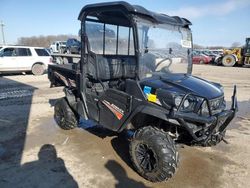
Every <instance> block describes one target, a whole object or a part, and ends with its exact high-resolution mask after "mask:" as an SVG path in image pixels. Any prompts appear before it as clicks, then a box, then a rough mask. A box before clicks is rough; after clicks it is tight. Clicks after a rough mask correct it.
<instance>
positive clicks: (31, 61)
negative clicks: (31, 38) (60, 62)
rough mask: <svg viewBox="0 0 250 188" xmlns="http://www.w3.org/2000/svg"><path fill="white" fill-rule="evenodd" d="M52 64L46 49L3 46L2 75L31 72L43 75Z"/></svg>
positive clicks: (0, 54) (0, 70)
mask: <svg viewBox="0 0 250 188" xmlns="http://www.w3.org/2000/svg"><path fill="white" fill-rule="evenodd" d="M49 64H53V63H52V57H51V56H50V54H49V53H48V52H47V50H46V49H45V48H41V47H29V46H2V48H1V49H0V74H1V73H6V72H29V71H31V72H32V73H33V74H34V75H42V74H44V73H45V71H46V70H47V68H48V65H49Z"/></svg>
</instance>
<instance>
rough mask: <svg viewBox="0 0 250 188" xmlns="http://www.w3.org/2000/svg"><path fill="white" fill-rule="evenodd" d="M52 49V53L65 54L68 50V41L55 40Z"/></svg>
mask: <svg viewBox="0 0 250 188" xmlns="http://www.w3.org/2000/svg"><path fill="white" fill-rule="evenodd" d="M50 51H51V52H52V53H60V54H63V53H65V52H66V41H55V42H53V43H52V44H51V45H50Z"/></svg>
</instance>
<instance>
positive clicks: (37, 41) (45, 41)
mask: <svg viewBox="0 0 250 188" xmlns="http://www.w3.org/2000/svg"><path fill="white" fill-rule="evenodd" d="M68 38H76V39H79V37H78V36H77V35H47V36H43V35H41V36H32V37H21V38H18V40H17V44H18V45H27V46H40V47H49V46H50V44H51V43H52V42H54V41H66V40H67V39H68Z"/></svg>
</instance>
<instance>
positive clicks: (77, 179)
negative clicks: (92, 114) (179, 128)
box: [0, 65, 250, 188]
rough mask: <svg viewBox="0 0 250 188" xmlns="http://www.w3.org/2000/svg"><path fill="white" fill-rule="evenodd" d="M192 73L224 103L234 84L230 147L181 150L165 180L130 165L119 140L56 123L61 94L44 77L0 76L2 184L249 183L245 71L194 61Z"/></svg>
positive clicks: (107, 187)
mask: <svg viewBox="0 0 250 188" xmlns="http://www.w3.org/2000/svg"><path fill="white" fill-rule="evenodd" d="M193 74H194V75H196V76H198V77H202V78H204V79H208V80H211V81H215V82H220V83H221V84H222V85H223V86H224V91H225V96H226V100H227V101H228V105H229V104H230V100H231V99H230V97H231V95H232V91H233V85H234V84H236V85H237V86H238V102H239V112H238V114H237V117H236V118H235V119H234V121H233V122H232V123H231V124H230V126H229V129H228V131H227V136H226V140H227V141H228V142H229V144H226V143H224V142H222V143H220V144H219V145H218V146H216V147H213V148H202V147H188V146H185V147H184V148H180V149H179V152H180V155H181V158H180V165H179V169H178V171H177V173H176V174H175V176H174V177H173V178H172V179H171V180H169V181H167V182H163V183H150V182H148V181H146V180H144V179H143V178H142V177H140V176H139V175H138V174H137V173H136V172H135V171H134V170H133V168H132V167H131V163H130V161H129V155H128V143H127V141H126V140H125V139H124V138H123V137H117V136H116V135H112V134H110V133H108V132H107V133H106V134H103V133H101V131H98V130H95V131H86V129H84V128H83V127H82V126H81V127H80V128H77V129H74V130H71V131H63V130H61V129H60V128H58V126H57V125H56V123H55V121H54V119H53V105H54V103H55V101H56V99H57V98H60V97H62V96H63V92H62V88H49V81H48V80H47V75H43V76H32V75H8V76H2V77H0V187H1V188H5V187H25V188H26V187H83V188H85V187H86V188H99V187H103V188H114V187H115V188H123V187H124V188H140V187H141V188H142V187H159V188H161V187H162V188H163V187H169V188H170V187H175V188H178V187H186V188H189V187H203V188H211V187H232V188H235V187H249V186H250V144H249V143H250V68H238V67H234V68H227V67H216V66H209V65H195V66H194V69H193ZM93 132H94V133H93Z"/></svg>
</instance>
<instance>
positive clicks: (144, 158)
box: [129, 126, 178, 182]
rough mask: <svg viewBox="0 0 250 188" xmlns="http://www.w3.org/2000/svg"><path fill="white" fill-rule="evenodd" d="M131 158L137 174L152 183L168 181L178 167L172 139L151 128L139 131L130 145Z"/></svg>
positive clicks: (176, 153)
mask: <svg viewBox="0 0 250 188" xmlns="http://www.w3.org/2000/svg"><path fill="white" fill-rule="evenodd" d="M129 152H130V157H131V160H132V163H133V165H134V167H135V169H136V170H137V172H138V173H139V174H140V175H141V176H142V177H144V178H145V179H147V180H149V181H152V182H160V181H164V180H167V179H169V178H171V177H172V176H173V174H174V173H175V171H176V168H177V165H178V152H177V151H176V147H175V144H174V141H173V140H172V138H171V137H170V136H169V135H168V134H165V133H164V132H162V131H160V130H158V129H155V128H153V127H151V126H149V127H144V128H141V129H139V130H138V131H137V132H136V134H135V136H134V139H133V140H132V141H131V143H130V148H129Z"/></svg>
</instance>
